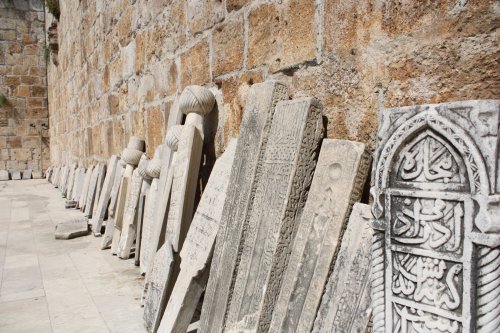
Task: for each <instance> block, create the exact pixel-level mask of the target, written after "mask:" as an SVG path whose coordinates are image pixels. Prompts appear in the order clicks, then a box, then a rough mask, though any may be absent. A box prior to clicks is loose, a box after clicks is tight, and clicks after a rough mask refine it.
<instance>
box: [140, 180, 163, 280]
mask: <svg viewBox="0 0 500 333" xmlns="http://www.w3.org/2000/svg"><path fill="white" fill-rule="evenodd" d="M158 183H159V179H158V178H154V179H153V180H152V181H151V186H150V188H149V191H148V195H147V196H146V201H145V203H144V216H143V219H142V235H141V247H140V249H141V250H140V254H139V256H140V260H139V261H140V264H139V267H140V272H141V274H146V272H147V271H148V267H149V265H150V262H151V260H153V258H154V255H155V253H156V248H153V246H152V244H151V243H152V241H151V239H152V237H153V235H152V233H153V229H154V216H155V215H154V214H155V212H156V210H157V208H156V205H157V203H158V202H159V198H158V195H159V190H158Z"/></svg>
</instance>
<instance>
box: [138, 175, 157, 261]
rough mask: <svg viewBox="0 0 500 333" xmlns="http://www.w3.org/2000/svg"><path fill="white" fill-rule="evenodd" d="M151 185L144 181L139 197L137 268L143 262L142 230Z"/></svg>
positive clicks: (149, 182)
mask: <svg viewBox="0 0 500 333" xmlns="http://www.w3.org/2000/svg"><path fill="white" fill-rule="evenodd" d="M155 179H156V178H155ZM151 183H152V180H151V179H144V180H143V181H142V187H141V194H140V195H139V202H138V203H137V237H136V245H135V255H134V264H135V265H136V266H140V261H141V252H142V248H143V243H142V230H143V226H144V211H145V210H146V198H147V197H148V196H149V191H150V189H151Z"/></svg>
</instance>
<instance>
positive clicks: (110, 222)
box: [101, 162, 125, 250]
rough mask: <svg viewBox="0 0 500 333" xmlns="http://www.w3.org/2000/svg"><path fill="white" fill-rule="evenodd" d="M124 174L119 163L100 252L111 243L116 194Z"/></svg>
mask: <svg viewBox="0 0 500 333" xmlns="http://www.w3.org/2000/svg"><path fill="white" fill-rule="evenodd" d="M124 172H125V165H124V164H122V163H121V162H119V163H118V164H117V166H116V171H115V178H114V180H113V187H112V188H111V193H110V196H109V207H108V220H107V221H106V229H105V230H104V235H103V238H102V240H101V250H104V249H107V248H108V247H109V246H111V242H112V241H113V233H114V231H115V211H116V203H117V201H118V193H119V190H120V185H121V182H122V177H123V173H124Z"/></svg>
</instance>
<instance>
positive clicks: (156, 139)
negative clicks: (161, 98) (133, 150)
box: [146, 106, 165, 156]
mask: <svg viewBox="0 0 500 333" xmlns="http://www.w3.org/2000/svg"><path fill="white" fill-rule="evenodd" d="M146 115H147V118H146V122H147V126H146V128H147V143H146V148H147V151H146V153H147V154H148V155H149V156H153V154H154V151H155V149H156V147H158V146H159V145H160V144H161V143H162V142H163V137H164V135H165V134H164V133H163V128H164V126H163V117H162V112H161V109H160V107H159V106H154V107H150V108H148V109H147V110H146Z"/></svg>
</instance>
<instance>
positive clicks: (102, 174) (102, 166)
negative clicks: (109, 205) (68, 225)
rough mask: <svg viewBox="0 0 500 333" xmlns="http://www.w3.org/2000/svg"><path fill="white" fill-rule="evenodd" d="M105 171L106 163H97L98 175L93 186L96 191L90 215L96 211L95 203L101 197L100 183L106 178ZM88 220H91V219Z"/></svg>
mask: <svg viewBox="0 0 500 333" xmlns="http://www.w3.org/2000/svg"><path fill="white" fill-rule="evenodd" d="M106 172H107V166H106V164H104V163H102V164H99V176H98V177H97V183H96V187H95V188H96V191H95V195H94V202H93V205H92V216H94V215H95V214H96V212H97V204H98V203H99V199H100V197H101V190H102V185H103V183H104V179H105V178H106ZM90 222H92V220H91V221H90Z"/></svg>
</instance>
